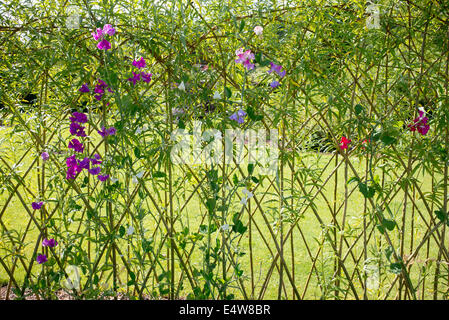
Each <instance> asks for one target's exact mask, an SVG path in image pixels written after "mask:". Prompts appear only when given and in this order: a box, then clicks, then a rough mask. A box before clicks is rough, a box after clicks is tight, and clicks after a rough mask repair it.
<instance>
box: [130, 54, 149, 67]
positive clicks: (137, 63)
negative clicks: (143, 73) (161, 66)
mask: <svg viewBox="0 0 449 320" xmlns="http://www.w3.org/2000/svg"><path fill="white" fill-rule="evenodd" d="M146 65H147V63H146V61H145V59H144V58H143V57H142V58H140V60H139V61H136V60H134V61H133V66H134V67H136V68H138V69H142V68H145V67H146Z"/></svg>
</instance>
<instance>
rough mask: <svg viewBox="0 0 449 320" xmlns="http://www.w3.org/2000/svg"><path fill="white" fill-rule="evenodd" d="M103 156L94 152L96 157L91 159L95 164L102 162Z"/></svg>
mask: <svg viewBox="0 0 449 320" xmlns="http://www.w3.org/2000/svg"><path fill="white" fill-rule="evenodd" d="M100 160H101V157H100V155H99V154H98V153H96V154H94V157H93V158H91V159H90V161H91V162H92V164H93V165H97V164H101V162H102V161H100Z"/></svg>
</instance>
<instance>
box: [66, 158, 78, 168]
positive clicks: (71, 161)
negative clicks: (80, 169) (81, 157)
mask: <svg viewBox="0 0 449 320" xmlns="http://www.w3.org/2000/svg"><path fill="white" fill-rule="evenodd" d="M65 163H66V165H67V167H73V166H76V165H77V161H76V157H75V155H71V156H70V157H68V158H67V159H66V160H65Z"/></svg>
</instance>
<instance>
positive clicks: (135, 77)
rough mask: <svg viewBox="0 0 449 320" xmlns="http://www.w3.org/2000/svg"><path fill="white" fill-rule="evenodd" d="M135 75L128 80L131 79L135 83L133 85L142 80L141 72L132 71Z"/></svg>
mask: <svg viewBox="0 0 449 320" xmlns="http://www.w3.org/2000/svg"><path fill="white" fill-rule="evenodd" d="M132 73H133V76H132V77H130V78H128V81H131V82H132V83H133V85H134V86H135V85H136V82H137V81H139V80H140V73H135V72H134V71H132Z"/></svg>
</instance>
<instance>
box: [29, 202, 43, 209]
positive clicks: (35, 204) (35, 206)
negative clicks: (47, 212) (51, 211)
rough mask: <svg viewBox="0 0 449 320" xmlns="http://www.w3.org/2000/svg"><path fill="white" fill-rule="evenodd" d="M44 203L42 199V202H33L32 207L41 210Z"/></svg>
mask: <svg viewBox="0 0 449 320" xmlns="http://www.w3.org/2000/svg"><path fill="white" fill-rule="evenodd" d="M43 205H44V203H43V202H42V201H40V202H33V203H32V204H31V207H32V208H33V209H34V210H40V208H42V206H43Z"/></svg>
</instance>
